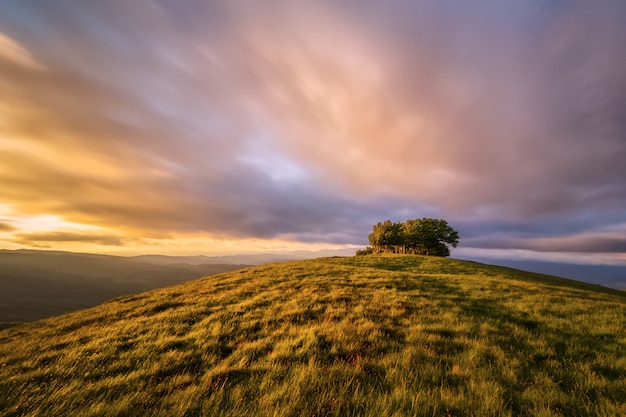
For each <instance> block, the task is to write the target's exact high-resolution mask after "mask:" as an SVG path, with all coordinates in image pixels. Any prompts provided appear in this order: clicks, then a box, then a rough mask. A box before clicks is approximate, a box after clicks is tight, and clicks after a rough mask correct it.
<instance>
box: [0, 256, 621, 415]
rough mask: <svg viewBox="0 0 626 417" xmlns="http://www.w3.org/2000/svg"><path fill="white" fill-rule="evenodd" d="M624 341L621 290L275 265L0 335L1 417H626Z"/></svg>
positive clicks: (424, 266) (477, 273) (530, 278)
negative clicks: (461, 416)
mask: <svg viewBox="0 0 626 417" xmlns="http://www.w3.org/2000/svg"><path fill="white" fill-rule="evenodd" d="M625 330H626V294H624V293H623V292H620V291H617V290H612V289H608V288H604V287H600V286H596V285H592V284H585V283H580V282H576V281H570V280H566V279H562V278H556V277H550V276H545V275H539V274H534V273H530V272H524V271H519V270H514V269H509V268H504V267H496V266H489V265H484V264H479V263H475V262H469V261H460V260H455V259H447V258H431V257H424V256H403V255H384V256H362V257H345V258H321V259H314V260H304V261H293V262H284V263H274V264H266V265H261V266H256V267H251V268H246V269H241V270H238V271H234V272H228V273H223V274H219V275H214V276H210V277H206V278H203V279H199V280H195V281H190V282H185V283H182V284H179V285H175V286H172V287H168V288H163V289H158V290H153V291H150V292H146V293H142V294H137V295H132V296H127V297H120V298H117V299H114V300H111V301H109V302H107V303H105V304H103V305H100V306H98V307H95V308H91V309H88V310H83V311H79V312H74V313H70V314H67V315H63V316H59V317H55V318H52V319H47V320H42V321H38V322H35V323H27V324H23V325H19V326H15V327H12V328H8V329H5V330H2V331H0V415H4V416H44V415H45V416H137V415H150V416H201V415H206V416H243V415H246V416H391V415H394V416H412V415H416V416H421V415H434V416H447V415H453V416H457V415H463V416H517V415H522V416H556V415H566V416H596V415H597V416H601V415H602V416H613V415H615V416H616V415H624V414H626V405H625V402H624V398H625V397H624V393H625V392H626V331H625Z"/></svg>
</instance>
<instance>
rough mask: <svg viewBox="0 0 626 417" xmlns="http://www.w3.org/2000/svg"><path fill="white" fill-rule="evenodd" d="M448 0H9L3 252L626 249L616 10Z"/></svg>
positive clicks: (1, 18) (0, 12) (604, 4)
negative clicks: (445, 228)
mask: <svg viewBox="0 0 626 417" xmlns="http://www.w3.org/2000/svg"><path fill="white" fill-rule="evenodd" d="M452 3H454V2H452ZM452 3H449V4H448V3H447V2H446V3H445V4H443V3H441V2H435V1H416V2H406V1H390V2H379V3H372V2H368V3H367V5H364V4H361V2H351V1H348V2H331V1H320V2H310V3H306V5H303V4H301V3H299V2H298V3H297V4H296V3H294V2H281V1H279V2H271V3H269V4H266V3H265V2H264V3H263V5H260V3H256V2H245V1H244V2H227V1H208V2H207V1H202V2H200V1H198V2H195V1H191V2H184V4H183V3H180V2H174V1H166V0H163V1H160V0H155V1H149V0H146V1H137V2H117V1H111V2H108V1H107V2H95V3H94V2H90V3H80V4H77V3H75V2H65V1H49V2H37V3H32V2H20V1H7V2H3V3H2V4H0V96H1V97H2V98H3V100H2V103H0V248H5V249H18V248H40V249H55V250H70V251H80V252H97V253H111V254H128V255H130V254H140V253H162V254H177V255H182V254H207V255H211V254H226V253H244V252H264V251H269V252H272V251H286V250H296V249H309V250H318V249H323V248H335V249H339V248H358V247H363V246H365V245H366V244H367V234H368V233H369V231H370V229H371V225H372V224H374V223H375V222H377V221H381V220H384V219H387V218H390V219H393V220H394V221H402V220H406V219H407V218H417V217H424V216H427V217H437V218H445V219H446V220H447V221H448V222H449V223H450V224H451V225H453V226H454V227H455V228H456V229H457V230H459V232H460V236H461V238H460V246H459V248H458V249H457V250H456V251H454V252H453V256H454V255H455V254H466V255H468V256H470V255H471V254H477V253H480V254H483V255H485V254H486V255H493V256H511V257H530V258H533V257H534V258H536V259H568V260H577V259H581V254H584V257H585V259H587V261H588V262H592V263H593V262H602V263H626V259H624V256H625V255H624V254H625V253H626V228H624V224H626V210H624V207H626V164H625V163H624V161H625V160H626V124H625V123H624V120H625V119H624V106H625V104H624V103H626V101H625V99H626V84H625V83H624V74H626V55H625V54H624V53H623V48H624V47H623V45H625V44H626V24H625V23H626V7H625V6H624V5H623V4H622V2H618V1H609V0H606V1H604V0H603V1H599V2H588V3H581V4H576V5H573V4H572V5H565V4H562V3H559V4H550V3H545V4H544V3H541V4H540V5H539V4H534V3H533V4H534V5H531V4H530V3H529V4H528V5H526V4H517V3H516V4H515V5H512V4H508V2H502V3H499V4H497V5H496V4H492V3H489V7H487V3H485V4H482V6H479V5H478V4H474V3H472V5H469V4H466V3H463V2H458V4H456V5H455V6H454V7H453V6H452ZM479 3H481V2H479Z"/></svg>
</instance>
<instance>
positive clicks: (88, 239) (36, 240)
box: [15, 232, 124, 247]
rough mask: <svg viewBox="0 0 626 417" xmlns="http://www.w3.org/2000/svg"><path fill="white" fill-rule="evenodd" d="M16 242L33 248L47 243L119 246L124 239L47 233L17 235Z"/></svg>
mask: <svg viewBox="0 0 626 417" xmlns="http://www.w3.org/2000/svg"><path fill="white" fill-rule="evenodd" d="M16 237H17V239H16V240H15V241H16V242H19V243H22V244H25V245H28V246H33V247H50V246H49V245H47V243H60V242H63V243H66V242H80V243H93V244H98V245H110V246H120V245H123V244H124V239H123V238H120V237H117V236H109V235H90V234H82V233H66V232H49V233H17V234H16Z"/></svg>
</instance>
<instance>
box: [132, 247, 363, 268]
mask: <svg viewBox="0 0 626 417" xmlns="http://www.w3.org/2000/svg"><path fill="white" fill-rule="evenodd" d="M354 252H355V249H324V250H319V251H307V250H299V251H289V252H285V253H254V254H235V255H222V256H165V255H139V256H134V257H133V259H136V260H140V261H146V262H150V263H154V264H163V265H171V264H176V263H186V264H193V265H197V264H239V265H261V264H266V263H269V262H284V261H295V260H299V259H311V258H320V257H324V256H337V255H339V256H346V255H354Z"/></svg>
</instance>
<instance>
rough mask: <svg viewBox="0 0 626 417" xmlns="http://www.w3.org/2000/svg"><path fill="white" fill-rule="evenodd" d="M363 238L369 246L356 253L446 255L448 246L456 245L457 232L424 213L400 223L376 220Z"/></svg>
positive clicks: (457, 241) (448, 254)
mask: <svg viewBox="0 0 626 417" xmlns="http://www.w3.org/2000/svg"><path fill="white" fill-rule="evenodd" d="M367 239H368V241H369V244H370V247H368V248H367V249H365V250H360V251H357V255H367V254H369V253H381V252H383V253H407V254H416V255H431V256H450V248H449V246H452V247H455V248H456V246H457V245H458V243H459V233H458V232H457V231H456V230H454V229H453V228H452V227H450V226H449V225H448V223H447V222H446V221H445V220H441V219H429V218H425V217H424V218H422V219H412V220H407V221H405V222H403V223H395V222H392V221H391V220H385V221H384V222H382V223H381V222H379V223H377V224H375V225H374V226H373V227H372V233H370V234H369V236H368V237H367Z"/></svg>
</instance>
